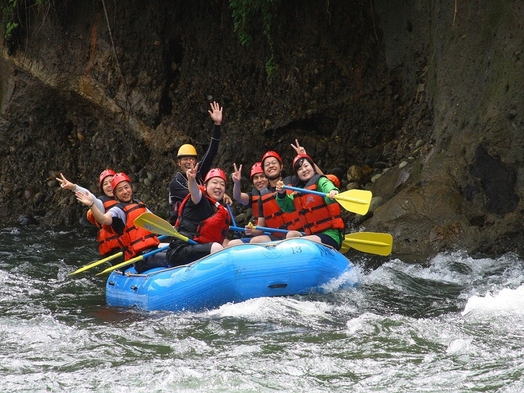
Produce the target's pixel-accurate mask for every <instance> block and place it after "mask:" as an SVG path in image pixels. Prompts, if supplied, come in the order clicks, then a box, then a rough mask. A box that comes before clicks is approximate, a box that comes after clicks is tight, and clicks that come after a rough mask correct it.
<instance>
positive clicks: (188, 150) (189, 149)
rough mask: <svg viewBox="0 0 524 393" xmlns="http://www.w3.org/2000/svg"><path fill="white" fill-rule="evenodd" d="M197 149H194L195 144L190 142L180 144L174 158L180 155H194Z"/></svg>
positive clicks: (180, 156)
mask: <svg viewBox="0 0 524 393" xmlns="http://www.w3.org/2000/svg"><path fill="white" fill-rule="evenodd" d="M196 156H197V151H196V149H195V146H193V145H190V144H187V143H186V144H185V145H182V146H180V148H179V149H178V154H177V155H176V158H182V157H196Z"/></svg>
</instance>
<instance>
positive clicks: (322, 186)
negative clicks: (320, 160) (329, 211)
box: [317, 177, 339, 205]
mask: <svg viewBox="0 0 524 393" xmlns="http://www.w3.org/2000/svg"><path fill="white" fill-rule="evenodd" d="M317 190H318V191H320V192H324V193H326V194H328V193H329V192H330V191H331V190H337V191H339V189H338V188H337V187H335V185H334V184H333V182H332V181H331V180H329V179H328V178H327V177H321V178H320V179H319V180H318V184H317ZM324 200H325V201H326V203H327V204H328V205H329V204H330V203H335V202H336V201H335V200H332V199H330V198H328V197H327V196H326V197H324Z"/></svg>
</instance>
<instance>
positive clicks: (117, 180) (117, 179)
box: [111, 172, 132, 190]
mask: <svg viewBox="0 0 524 393" xmlns="http://www.w3.org/2000/svg"><path fill="white" fill-rule="evenodd" d="M123 181H128V182H129V183H132V182H131V179H130V178H129V176H127V175H126V174H125V173H123V172H118V173H115V175H114V176H113V179H112V180H111V188H113V190H114V189H115V188H116V186H118V184H119V183H122V182H123Z"/></svg>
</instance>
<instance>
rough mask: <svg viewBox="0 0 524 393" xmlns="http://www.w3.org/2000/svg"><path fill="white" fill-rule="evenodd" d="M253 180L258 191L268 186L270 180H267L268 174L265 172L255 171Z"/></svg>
mask: <svg viewBox="0 0 524 393" xmlns="http://www.w3.org/2000/svg"><path fill="white" fill-rule="evenodd" d="M252 181H253V185H254V186H255V188H256V189H257V190H258V191H260V190H262V189H264V188H266V187H267V185H268V184H269V181H268V180H267V177H266V175H265V174H263V173H255V174H254V175H253V179H252Z"/></svg>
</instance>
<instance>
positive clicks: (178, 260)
mask: <svg viewBox="0 0 524 393" xmlns="http://www.w3.org/2000/svg"><path fill="white" fill-rule="evenodd" d="M212 244H213V243H204V244H188V243H185V242H171V244H170V245H169V250H168V251H167V263H168V264H169V266H180V265H186V264H188V263H191V262H193V261H196V260H197V259H200V258H203V257H205V256H207V255H209V254H210V253H211V245H212Z"/></svg>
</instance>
